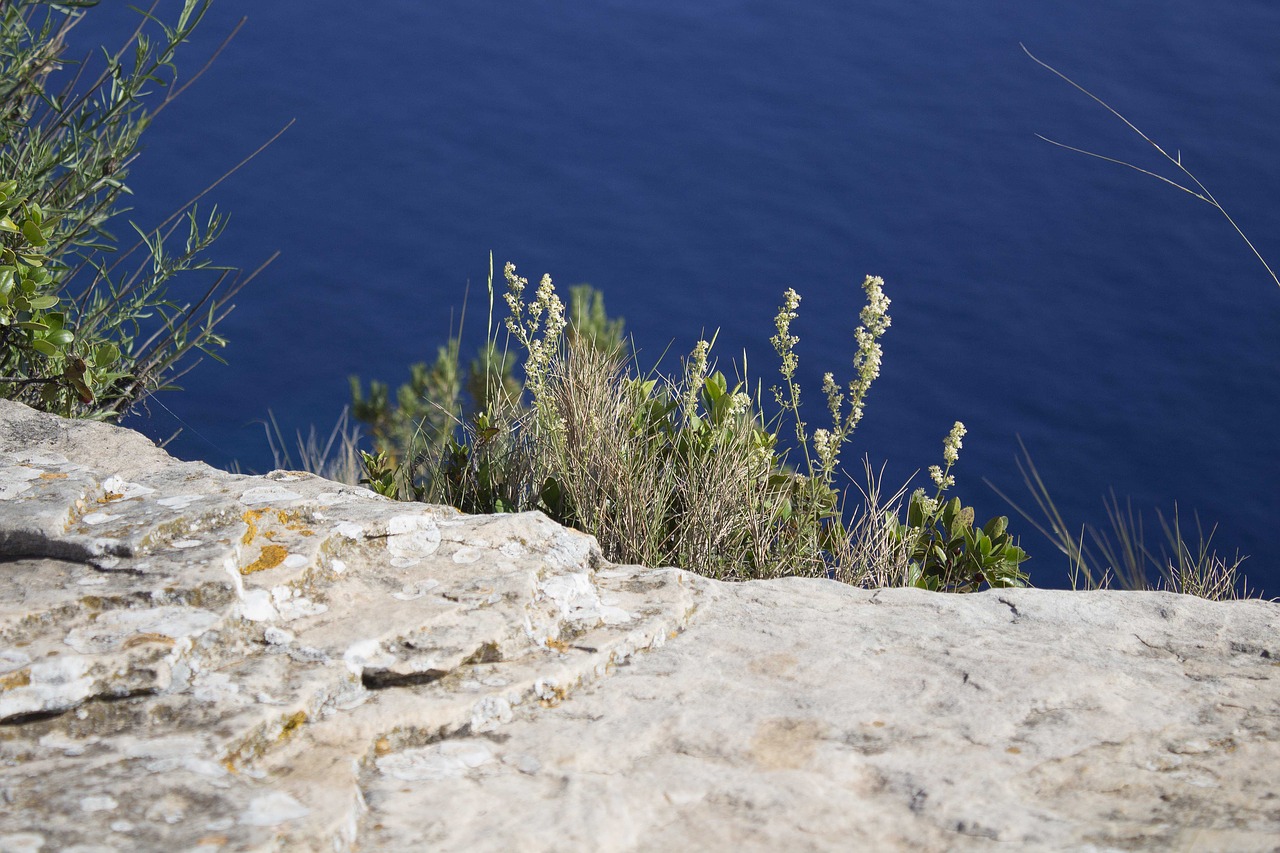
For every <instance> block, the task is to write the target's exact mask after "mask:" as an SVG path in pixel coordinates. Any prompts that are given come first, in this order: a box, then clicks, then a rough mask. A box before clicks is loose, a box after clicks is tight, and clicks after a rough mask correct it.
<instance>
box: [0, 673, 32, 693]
mask: <svg viewBox="0 0 1280 853" xmlns="http://www.w3.org/2000/svg"><path fill="white" fill-rule="evenodd" d="M30 683H31V670H29V669H25V668H24V669H20V670H18V671H17V672H11V673H9V674H8V675H0V690H14V689H17V688H19V687H26V686H27V685H28V684H30Z"/></svg>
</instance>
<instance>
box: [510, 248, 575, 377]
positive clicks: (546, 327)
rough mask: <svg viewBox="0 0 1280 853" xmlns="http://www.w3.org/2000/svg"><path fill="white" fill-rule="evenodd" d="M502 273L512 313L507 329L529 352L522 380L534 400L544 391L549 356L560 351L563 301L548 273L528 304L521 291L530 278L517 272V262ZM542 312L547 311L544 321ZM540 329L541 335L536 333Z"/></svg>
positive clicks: (549, 362)
mask: <svg viewBox="0 0 1280 853" xmlns="http://www.w3.org/2000/svg"><path fill="white" fill-rule="evenodd" d="M503 275H504V276H505V277H506V279H507V292H506V293H505V294H504V295H503V299H505V300H506V303H507V308H508V309H510V311H511V316H509V317H507V330H508V331H509V332H511V334H513V335H515V338H516V340H518V341H519V342H520V344H521V345H522V346H524V348H525V349H526V350H527V351H528V353H529V357H528V359H526V361H525V366H524V372H525V384H526V385H528V386H529V391H530V393H532V394H533V398H534V400H535V402H536V401H539V400H541V399H542V398H543V396H544V395H545V393H546V382H547V372H548V370H549V369H550V366H551V359H552V357H553V356H554V355H555V354H556V352H558V351H559V347H560V335H561V333H562V332H563V331H564V328H565V314H564V303H563V302H561V301H560V297H559V296H558V295H557V294H556V289H555V286H554V285H553V284H552V283H551V276H549V275H544V276H543V277H542V281H541V282H539V283H538V290H537V292H536V293H535V295H534V300H533V302H531V303H530V304H529V305H527V306H526V305H525V303H524V291H525V288H526V287H528V286H529V280H528V279H527V278H523V277H521V276H518V275H516V265H515V264H513V263H511V262H509V261H508V262H507V265H506V267H505V268H504V270H503ZM526 309H527V314H526ZM543 314H545V315H546V322H545V323H544V322H543ZM540 329H541V331H542V337H538V336H537V335H538V331H539V330H540Z"/></svg>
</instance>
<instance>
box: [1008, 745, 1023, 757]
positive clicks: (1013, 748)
mask: <svg viewBox="0 0 1280 853" xmlns="http://www.w3.org/2000/svg"><path fill="white" fill-rule="evenodd" d="M1005 752H1007V753H1009V754H1010V755H1021V754H1022V750H1020V749H1018V748H1017V747H1016V746H1011V747H1009V748H1008V749H1006V750H1005Z"/></svg>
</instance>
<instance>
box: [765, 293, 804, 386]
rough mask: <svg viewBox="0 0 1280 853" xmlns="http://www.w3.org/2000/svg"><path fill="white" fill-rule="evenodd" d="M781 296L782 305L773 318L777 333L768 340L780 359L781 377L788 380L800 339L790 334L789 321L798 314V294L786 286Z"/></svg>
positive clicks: (793, 366)
mask: <svg viewBox="0 0 1280 853" xmlns="http://www.w3.org/2000/svg"><path fill="white" fill-rule="evenodd" d="M782 298H783V305H782V307H781V308H779V309H778V315H777V316H776V317H774V320H773V322H774V325H775V326H777V329H778V333H777V334H776V335H774V336H773V337H772V338H770V339H769V342H770V343H772V344H773V349H774V351H775V352H777V353H778V357H779V358H781V359H782V376H783V378H784V379H787V380H790V379H791V378H792V377H793V376H795V372H796V367H797V365H798V363H799V362H798V360H797V359H796V353H795V347H796V344H798V343H800V339H799V338H797V337H796V336H794V335H792V334H791V321H792V320H794V319H796V317H798V316H800V315H799V314H798V313H796V309H797V308H799V307H800V294H798V293H796V292H795V289H794V288H790V287H788V288H787V292H786V293H784V294H783V295H782Z"/></svg>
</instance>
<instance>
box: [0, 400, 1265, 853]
mask: <svg viewBox="0 0 1280 853" xmlns="http://www.w3.org/2000/svg"><path fill="white" fill-rule="evenodd" d="M1278 630H1280V605H1277V604H1275V603H1271V602H1261V601H1249V602H1232V603H1213V602H1206V601H1202V600H1199V599H1193V598H1187V597H1183V596H1176V595H1171V594H1165V593H1143V594H1136V593H1120V592H1099V593H1068V592H1055V591H1042V590H1014V591H999V592H987V593H982V594H979V595H974V596H963V597H961V596H946V595H940V594H932V593H925V592H922V591H918V590H880V591H870V592H868V591H864V590H856V589H852V588H849V587H845V586H841V585H839V584H835V583H831V582H825V581H814V580H794V579H793V580H784V581H772V582H764V583H750V584H739V585H728V584H721V583H716V582H712V581H708V580H705V579H702V578H698V577H696V576H693V575H690V574H688V573H685V572H680V571H677V570H674V569H660V570H651V569H645V568H639V567H633V566H612V565H609V564H607V563H606V562H604V561H603V560H602V559H601V558H600V555H599V551H598V549H597V548H596V546H595V543H594V541H593V540H591V539H590V538H589V537H586V536H583V535H580V534H577V533H574V532H572V531H568V530H565V529H563V528H561V527H559V526H557V525H555V524H553V523H551V522H549V521H548V520H546V519H545V518H544V517H542V516H540V515H538V514H525V515H517V516H463V515H460V514H458V513H456V512H454V511H452V510H448V509H443V508H439V507H428V506H423V505H416V504H396V503H392V502H390V501H386V500H384V499H382V498H379V497H377V496H374V495H372V494H371V493H368V492H366V491H363V490H360V489H353V488H349V487H345V486H339V485H336V484H334V483H330V482H327V481H324V480H321V479H318V478H315V477H311V476H309V475H304V474H297V473H290V472H274V473H272V474H269V475H267V476H265V477H244V476H235V475H231V474H227V473H225V472H221V471H217V470H215V469H212V468H209V467H207V466H205V465H202V464H199V463H182V462H177V461H174V460H172V459H171V458H170V457H168V456H167V455H166V454H165V453H164V452H163V451H161V450H159V449H157V448H155V447H154V446H152V445H151V443H150V442H148V441H147V440H146V439H145V438H143V437H141V436H139V435H137V434H135V433H132V432H129V431H128V430H122V429H118V428H114V427H109V426H103V425H98V424H89V423H76V422H69V421H63V420H60V419H57V418H53V417H49V416H44V415H39V414H36V413H34V412H32V411H31V410H29V409H26V408H25V407H22V406H19V405H16V404H12V403H4V402H0V806H2V808H0V851H7V850H40V849H43V850H73V849H74V850H82V851H88V850H166V851H167V850H205V851H215V850H221V851H233V850H290V851H292V850H345V849H361V850H416V849H439V850H579V849H580V850H667V849H743V850H757V849H758V850H769V849H787V850H806V849H811V850H849V849H869V850H870V849H875V850H893V849H902V850H907V849H910V850H948V849H961V850H966V849H993V848H996V847H1005V848H1008V847H1011V846H1012V848H1013V849H1032V850H1034V849H1043V850H1056V849H1064V848H1074V849H1096V850H1106V849H1116V850H1131V849H1151V850H1167V849H1189V850H1273V849H1277V847H1278V845H1280V668H1278V667H1280V634H1278Z"/></svg>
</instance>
